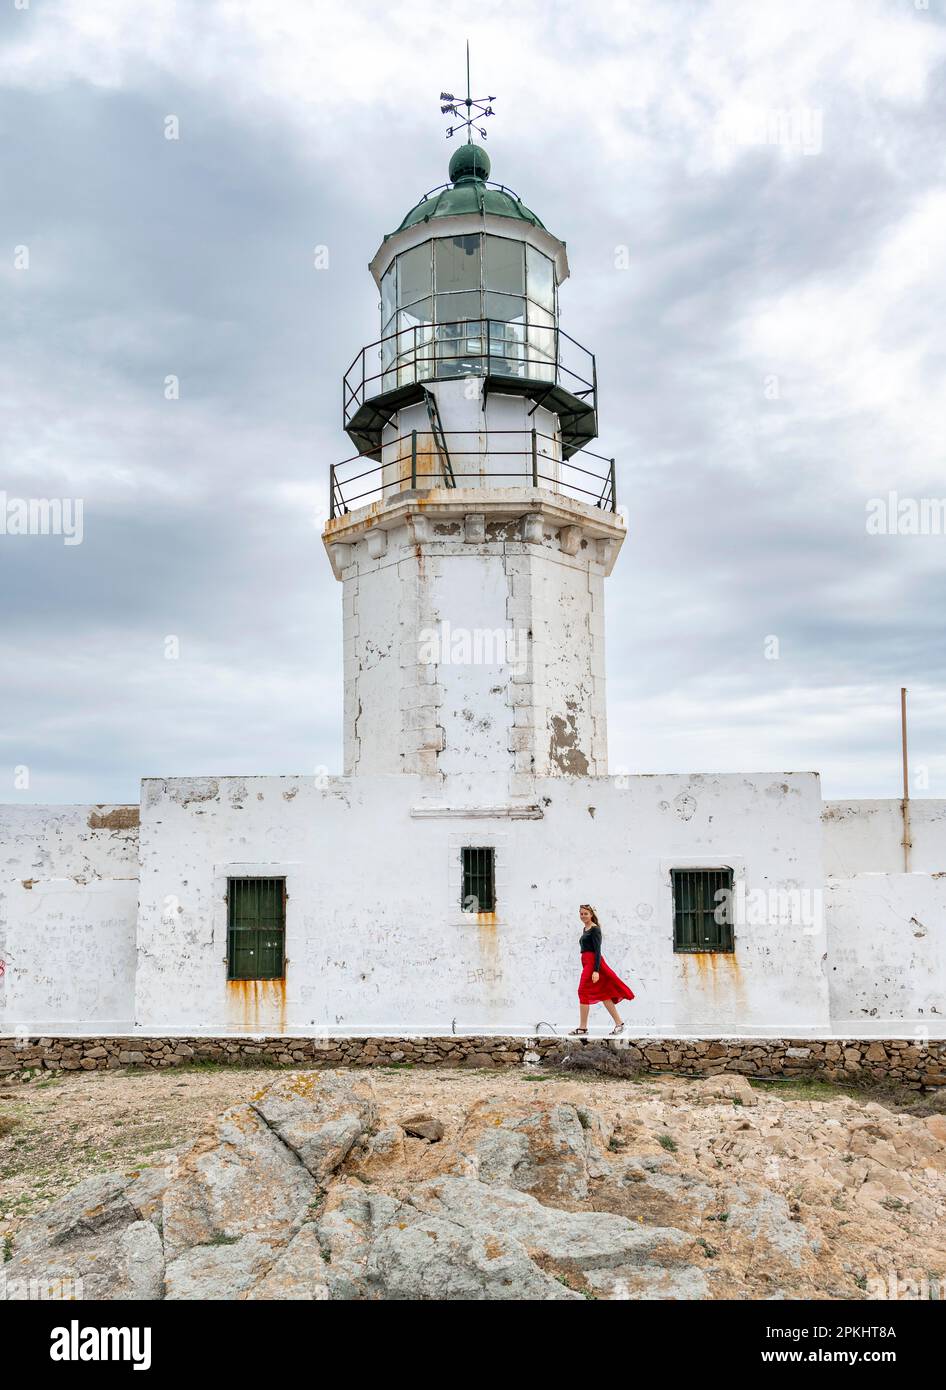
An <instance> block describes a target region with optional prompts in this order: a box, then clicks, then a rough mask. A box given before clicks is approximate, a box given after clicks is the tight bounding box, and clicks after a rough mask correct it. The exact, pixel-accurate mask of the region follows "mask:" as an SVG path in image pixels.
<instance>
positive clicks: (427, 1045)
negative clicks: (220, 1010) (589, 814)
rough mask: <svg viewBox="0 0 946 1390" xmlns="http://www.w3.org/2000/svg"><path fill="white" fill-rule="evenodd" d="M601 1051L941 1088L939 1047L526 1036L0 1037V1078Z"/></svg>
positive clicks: (708, 1070) (944, 1043) (478, 1060)
mask: <svg viewBox="0 0 946 1390" xmlns="http://www.w3.org/2000/svg"><path fill="white" fill-rule="evenodd" d="M588 1046H597V1047H601V1046H604V1047H610V1048H613V1049H614V1050H615V1051H621V1052H626V1053H627V1054H628V1055H629V1056H630V1057H631V1058H633V1059H634V1061H635V1062H637V1063H638V1064H639V1065H640V1066H641V1068H642V1069H643V1070H644V1071H648V1072H675V1073H678V1074H683V1075H687V1076H709V1075H714V1074H715V1073H718V1072H724V1071H734V1072H739V1073H741V1074H742V1075H745V1076H749V1077H753V1076H755V1077H758V1078H759V1079H760V1080H766V1079H774V1078H778V1077H792V1076H807V1077H813V1078H814V1077H817V1078H818V1079H819V1080H823V1081H847V1082H851V1081H862V1082H865V1083H870V1082H878V1081H894V1082H897V1083H899V1084H901V1085H903V1086H906V1087H908V1088H910V1089H912V1090H917V1091H918V1090H922V1089H924V1088H932V1087H938V1086H944V1085H946V1039H941V1040H933V1041H930V1042H926V1043H923V1042H916V1041H911V1040H909V1039H884V1040H879V1039H873V1040H872V1039H869V1038H859V1039H858V1038H852V1039H837V1040H831V1039H824V1038H819V1039H816V1040H812V1041H802V1040H799V1039H797V1038H732V1039H725V1038H723V1039H719V1038H717V1039H712V1040H708V1039H700V1038H629V1037H622V1038H613V1039H612V1038H607V1037H600V1038H595V1037H592V1038H587V1039H586V1038H562V1037H551V1036H548V1035H542V1036H535V1037H491V1036H490V1037H485V1036H455V1037H404V1038H396V1037H347V1038H345V1037H325V1036H319V1037H295V1036H284V1037H245V1036H244V1037H234V1036H230V1037H150V1036H146V1035H143V1034H137V1035H134V1036H130V1037H114V1036H113V1037H58V1038H57V1037H29V1038H19V1037H18V1038H0V1075H6V1076H8V1077H15V1076H16V1074H18V1073H25V1072H35V1071H37V1070H46V1071H106V1070H114V1069H116V1068H118V1067H153V1068H157V1067H175V1066H182V1065H185V1064H187V1063H193V1062H218V1063H230V1064H233V1065H237V1064H240V1065H244V1066H252V1065H257V1066H285V1067H312V1066H315V1067H320V1066H321V1067H339V1066H350V1067H376V1066H392V1065H401V1066H405V1065H413V1066H419V1067H496V1068H497V1069H498V1068H508V1067H522V1066H525V1065H529V1064H532V1065H536V1064H540V1063H541V1061H542V1060H543V1058H546V1057H548V1056H549V1055H550V1054H551V1053H554V1052H558V1051H560V1050H561V1049H562V1048H563V1047H574V1048H582V1047H588Z"/></svg>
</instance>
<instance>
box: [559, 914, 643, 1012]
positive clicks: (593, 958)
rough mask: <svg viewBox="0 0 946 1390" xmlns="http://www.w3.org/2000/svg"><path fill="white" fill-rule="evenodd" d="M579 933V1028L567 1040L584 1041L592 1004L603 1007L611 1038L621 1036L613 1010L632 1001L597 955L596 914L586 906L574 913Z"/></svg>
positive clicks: (612, 972)
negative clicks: (609, 1021)
mask: <svg viewBox="0 0 946 1390" xmlns="http://www.w3.org/2000/svg"><path fill="white" fill-rule="evenodd" d="M578 915H579V917H580V918H581V925H582V933H581V937H580V939H579V942H578V948H579V950H580V951H581V979H580V980H579V982H578V1017H579V1020H580V1022H579V1026H578V1027H577V1028H573V1029H572V1031H571V1035H570V1036H571V1037H584V1036H587V1033H588V1010H589V1008H590V1007H591V1005H592V1004H603V1005H604V1007H605V1008H606V1009H607V1011H608V1013H609V1014H610V1015H611V1017H612V1018H613V1019H614V1027H613V1028H612V1029H611V1036H612V1037H617V1036H618V1035H619V1034H620V1033H623V1032H624V1024H623V1022H622V1021H621V1015H620V1014H619V1013H618V1011H617V1009H616V1008H615V1007H614V1006H615V1004H618V1003H620V1001H621V1000H622V999H633V998H634V991H633V990H632V989H629V988H628V986H627V985H626V984H625V983H624V981H623V980H620V979H618V977H617V975H615V973H614V971H613V970H612V969H611V967H610V966H609V965H608V962H607V961H606V960H605V959H604V957H603V956H602V954H601V924H600V922H599V921H598V914H597V913H596V912H595V910H594V908H593V907H592V906H591V904H590V903H582V905H581V907H580V908H579V909H578Z"/></svg>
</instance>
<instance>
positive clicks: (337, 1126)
mask: <svg viewBox="0 0 946 1390" xmlns="http://www.w3.org/2000/svg"><path fill="white" fill-rule="evenodd" d="M250 1104H251V1105H252V1107H253V1109H254V1110H255V1111H256V1112H257V1114H258V1115H260V1116H262V1118H263V1119H264V1120H265V1121H266V1123H267V1125H269V1127H270V1128H271V1129H272V1130H273V1132H274V1133H275V1134H277V1135H278V1136H279V1138H280V1139H281V1140H282V1142H283V1143H284V1144H286V1145H288V1147H289V1148H290V1149H291V1150H292V1151H293V1153H294V1154H296V1155H297V1156H298V1158H299V1160H300V1162H302V1163H303V1164H304V1165H305V1167H306V1168H307V1169H308V1170H309V1172H310V1173H311V1174H312V1176H313V1177H314V1178H316V1179H317V1180H318V1181H319V1182H324V1181H325V1179H326V1178H328V1177H329V1175H330V1174H331V1173H333V1172H334V1171H335V1169H336V1168H337V1167H338V1166H339V1164H340V1163H341V1162H342V1160H343V1159H344V1158H345V1156H346V1155H347V1153H348V1151H349V1149H350V1148H351V1147H352V1145H353V1144H354V1143H355V1142H356V1141H357V1140H358V1139H360V1138H361V1136H362V1135H363V1134H366V1133H367V1132H368V1131H369V1130H371V1129H372V1128H374V1127H375V1126H376V1125H377V1121H378V1112H377V1106H376V1105H375V1100H374V1091H373V1088H372V1086H371V1084H370V1082H368V1081H366V1080H363V1079H362V1078H361V1077H359V1076H357V1075H355V1076H352V1075H351V1074H349V1073H346V1072H337V1071H323V1072H313V1071H309V1072H290V1073H289V1074H288V1075H287V1076H283V1077H281V1078H280V1079H279V1080H278V1081H276V1082H274V1083H273V1085H271V1086H268V1087H267V1088H266V1090H265V1091H261V1092H260V1094H259V1095H258V1096H254V1097H253V1099H252V1100H251V1102H250Z"/></svg>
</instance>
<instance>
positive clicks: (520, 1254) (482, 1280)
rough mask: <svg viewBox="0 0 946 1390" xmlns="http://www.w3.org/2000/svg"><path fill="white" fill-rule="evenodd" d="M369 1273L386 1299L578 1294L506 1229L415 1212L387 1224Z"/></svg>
mask: <svg viewBox="0 0 946 1390" xmlns="http://www.w3.org/2000/svg"><path fill="white" fill-rule="evenodd" d="M367 1274H368V1279H369V1281H370V1283H371V1285H372V1286H373V1287H374V1288H375V1289H376V1290H377V1296H378V1297H379V1298H383V1299H432V1300H436V1301H440V1300H442V1299H450V1300H453V1299H462V1300H464V1301H495V1300H502V1299H506V1300H514V1299H536V1300H539V1299H541V1300H542V1301H543V1302H545V1301H547V1300H550V1299H551V1300H561V1299H577V1298H581V1297H582V1295H581V1294H580V1293H577V1292H574V1291H573V1290H571V1289H569V1288H566V1287H565V1286H564V1285H563V1284H562V1283H560V1282H559V1281H558V1280H557V1279H555V1278H554V1277H553V1276H552V1275H551V1274H546V1273H544V1272H543V1271H542V1270H541V1269H539V1267H538V1266H537V1265H535V1264H533V1262H532V1260H530V1259H529V1256H528V1254H527V1253H526V1251H525V1249H524V1248H523V1246H522V1245H521V1244H520V1242H519V1241H517V1240H514V1239H513V1238H512V1237H511V1236H508V1235H506V1234H505V1233H504V1232H494V1231H491V1230H490V1229H489V1228H487V1227H485V1226H482V1225H477V1226H475V1227H474V1228H473V1229H468V1228H466V1227H464V1226H460V1225H458V1224H457V1223H456V1222H454V1221H449V1220H442V1219H440V1218H438V1217H435V1216H421V1215H419V1214H418V1215H417V1217H416V1219H415V1220H414V1221H411V1222H409V1223H405V1224H403V1225H402V1224H400V1223H395V1224H394V1225H392V1226H389V1227H388V1228H387V1230H385V1231H383V1232H382V1234H381V1235H380V1236H379V1237H378V1239H377V1241H376V1242H375V1244H374V1245H373V1247H372V1249H371V1253H370V1255H369V1256H368V1263H367Z"/></svg>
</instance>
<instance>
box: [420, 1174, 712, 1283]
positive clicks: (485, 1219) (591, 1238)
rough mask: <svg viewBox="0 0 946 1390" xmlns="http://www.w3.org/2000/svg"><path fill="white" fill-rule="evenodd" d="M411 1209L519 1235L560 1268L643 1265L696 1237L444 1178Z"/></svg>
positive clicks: (424, 1188)
mask: <svg viewBox="0 0 946 1390" xmlns="http://www.w3.org/2000/svg"><path fill="white" fill-rule="evenodd" d="M408 1205H410V1206H412V1207H414V1208H416V1209H417V1210H418V1211H422V1212H425V1213H429V1214H430V1215H432V1216H439V1217H444V1218H449V1219H450V1220H452V1221H457V1222H459V1223H460V1224H462V1225H464V1226H467V1227H469V1228H471V1229H472V1228H473V1227H476V1226H485V1227H487V1228H488V1229H491V1230H494V1231H503V1232H505V1233H506V1234H507V1235H510V1236H513V1237H515V1239H516V1240H518V1241H520V1242H521V1243H522V1245H523V1246H524V1247H525V1248H526V1249H527V1250H528V1251H529V1252H530V1254H531V1255H539V1256H541V1257H542V1258H543V1259H546V1260H549V1261H552V1262H554V1263H555V1265H556V1266H557V1267H558V1268H559V1269H560V1270H567V1269H573V1270H588V1269H613V1268H616V1267H618V1266H621V1265H643V1264H646V1263H647V1262H648V1261H649V1260H650V1259H651V1258H652V1257H653V1255H654V1252H655V1251H658V1250H659V1251H661V1252H662V1253H663V1255H664V1256H667V1257H670V1258H673V1257H674V1256H677V1257H679V1256H678V1252H679V1250H680V1249H681V1248H688V1247H690V1246H691V1245H692V1244H693V1238H692V1236H688V1235H685V1234H684V1233H683V1232H682V1231H677V1230H670V1229H667V1228H665V1227H659V1226H651V1227H642V1226H639V1225H637V1224H636V1223H635V1222H633V1221H628V1220H626V1219H625V1218H624V1217H622V1216H612V1215H610V1214H609V1213H607V1212H597V1211H589V1212H586V1211H581V1212H573V1211H561V1210H559V1209H558V1208H557V1207H547V1206H543V1205H542V1203H541V1202H538V1201H536V1199H535V1198H534V1197H532V1196H530V1195H529V1194H528V1193H525V1192H519V1191H516V1190H514V1189H512V1188H508V1187H498V1186H491V1185H487V1184H484V1183H482V1182H478V1181H476V1180H475V1179H473V1178H461V1177H454V1176H450V1175H447V1176H444V1177H441V1178H432V1179H430V1180H429V1181H428V1182H425V1183H421V1185H420V1186H419V1187H418V1188H416V1190H415V1191H414V1192H413V1193H412V1194H411V1196H410V1198H409V1199H408Z"/></svg>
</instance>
